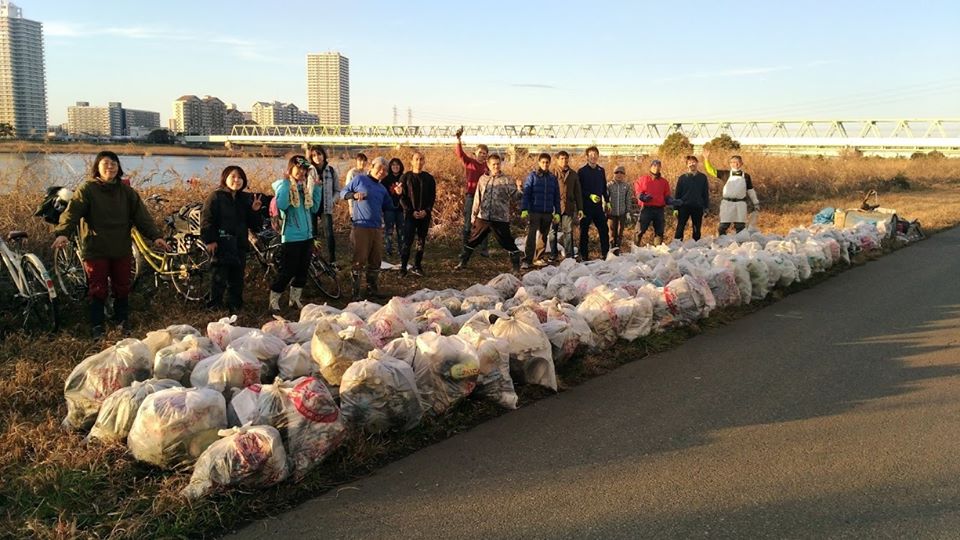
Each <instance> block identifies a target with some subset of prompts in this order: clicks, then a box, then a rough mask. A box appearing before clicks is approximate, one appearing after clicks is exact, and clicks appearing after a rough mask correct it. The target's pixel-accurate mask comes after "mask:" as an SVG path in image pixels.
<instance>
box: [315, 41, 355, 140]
mask: <svg viewBox="0 0 960 540" xmlns="http://www.w3.org/2000/svg"><path fill="white" fill-rule="evenodd" d="M307 110H308V111H310V112H311V113H313V114H315V115H317V117H318V119H319V122H320V124H323V125H342V126H345V125H348V124H350V60H349V59H348V58H347V57H346V56H343V55H341V54H340V53H338V52H326V53H318V54H308V55H307Z"/></svg>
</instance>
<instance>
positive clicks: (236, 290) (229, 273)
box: [200, 165, 263, 310]
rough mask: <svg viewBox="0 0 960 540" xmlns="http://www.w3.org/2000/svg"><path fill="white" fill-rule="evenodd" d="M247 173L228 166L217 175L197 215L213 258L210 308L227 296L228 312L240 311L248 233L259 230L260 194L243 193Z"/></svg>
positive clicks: (219, 303)
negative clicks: (218, 179)
mask: <svg viewBox="0 0 960 540" xmlns="http://www.w3.org/2000/svg"><path fill="white" fill-rule="evenodd" d="M246 187H247V173H245V172H243V169H241V168H240V167H238V166H236V165H231V166H229V167H227V168H226V169H224V170H223V172H222V173H221V174H220V187H219V188H218V189H217V190H216V191H214V192H213V193H211V194H210V196H209V197H207V200H206V201H204V203H203V211H202V213H201V215H200V237H201V238H202V239H203V242H204V243H205V244H206V245H207V251H209V252H210V254H211V256H212V257H213V271H212V272H211V278H210V300H209V302H207V307H209V308H219V307H220V306H221V305H222V304H223V293H224V291H226V292H227V308H228V309H231V310H239V309H240V308H242V307H243V272H244V268H245V266H246V260H247V251H249V250H250V243H249V241H248V240H247V231H248V230H252V231H254V232H256V231H257V230H259V229H260V214H259V211H260V208H261V207H262V206H263V202H262V201H261V200H260V194H259V193H258V194H256V195H252V196H251V195H250V194H249V193H246V192H244V189H246Z"/></svg>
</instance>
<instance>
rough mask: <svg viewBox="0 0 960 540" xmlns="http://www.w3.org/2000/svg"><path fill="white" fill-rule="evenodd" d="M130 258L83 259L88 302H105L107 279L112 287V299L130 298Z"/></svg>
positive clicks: (131, 264) (131, 262)
mask: <svg viewBox="0 0 960 540" xmlns="http://www.w3.org/2000/svg"><path fill="white" fill-rule="evenodd" d="M132 266H133V258H132V257H121V258H119V259H85V260H84V261H83V271H84V272H86V273H87V295H88V296H89V298H90V300H100V301H101V302H105V301H106V300H107V292H108V291H107V279H108V278H109V280H110V284H111V285H112V286H113V298H114V299H115V300H123V299H124V298H127V297H128V296H130V270H131V268H132Z"/></svg>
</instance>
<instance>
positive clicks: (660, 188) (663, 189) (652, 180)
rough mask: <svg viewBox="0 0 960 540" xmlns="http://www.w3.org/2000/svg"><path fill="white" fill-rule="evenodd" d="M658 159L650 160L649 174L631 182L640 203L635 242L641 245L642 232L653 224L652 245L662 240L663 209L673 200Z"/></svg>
mask: <svg viewBox="0 0 960 540" xmlns="http://www.w3.org/2000/svg"><path fill="white" fill-rule="evenodd" d="M660 167H661V165H660V160H659V159H655V160H653V161H651V162H650V174H647V175H644V176H641V177H640V178H637V181H636V182H634V184H633V189H634V192H635V193H636V194H637V202H638V203H639V205H640V222H639V224H640V226H639V227H638V228H637V240H636V244H637V245H638V246H639V245H641V244H640V242H641V240H643V235H644V233H646V232H647V228H648V227H650V224H651V223H652V224H653V233H654V235H655V237H654V239H653V245H659V244H660V243H661V242H663V229H664V225H665V219H664V214H663V209H664V207H665V206H667V205H668V204H671V203H672V202H673V198H672V197H671V196H670V183H669V182H667V179H666V178H664V177H663V175H661V174H660Z"/></svg>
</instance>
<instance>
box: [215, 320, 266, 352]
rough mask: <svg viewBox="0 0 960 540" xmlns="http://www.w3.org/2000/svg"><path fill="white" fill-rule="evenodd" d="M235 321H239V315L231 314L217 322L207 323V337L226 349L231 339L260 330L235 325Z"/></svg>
mask: <svg viewBox="0 0 960 540" xmlns="http://www.w3.org/2000/svg"><path fill="white" fill-rule="evenodd" d="M235 322H237V316H236V315H231V316H230V317H224V318H222V319H220V320H219V321H217V322H211V323H207V337H208V338H210V339H211V340H212V341H213V342H214V343H216V344H217V346H218V347H220V349H221V350H226V348H227V345H229V344H230V342H231V341H233V340H235V339H237V338H238V337H240V336H242V335H244V334H247V333H249V332H253V331H254V330H258V329H257V328H246V327H243V326H234V325H233V323H235Z"/></svg>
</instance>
